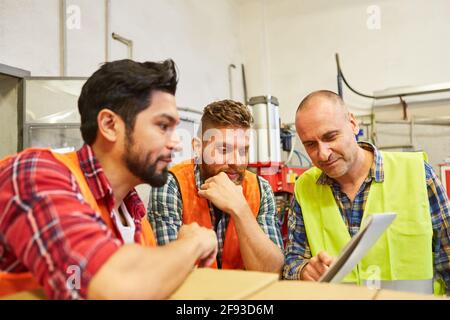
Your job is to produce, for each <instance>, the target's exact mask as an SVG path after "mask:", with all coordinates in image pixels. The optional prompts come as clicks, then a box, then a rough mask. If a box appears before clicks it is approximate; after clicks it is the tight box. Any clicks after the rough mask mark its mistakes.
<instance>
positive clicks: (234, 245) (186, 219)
mask: <svg viewBox="0 0 450 320" xmlns="http://www.w3.org/2000/svg"><path fill="white" fill-rule="evenodd" d="M170 172H171V173H172V174H173V175H174V176H175V178H176V180H177V182H178V186H179V188H180V193H181V198H182V201H183V213H182V214H183V223H184V224H189V223H193V222H197V223H198V224H199V225H200V226H203V227H205V228H209V229H212V228H213V227H212V222H211V213H210V209H209V204H208V200H206V199H204V198H201V197H200V196H199V195H198V192H197V185H196V182H195V174H194V161H193V160H187V161H184V162H181V163H179V164H177V165H175V166H173V167H172V168H171V169H170ZM242 189H243V193H244V197H245V199H246V200H247V203H248V205H249V206H250V209H251V211H252V213H253V216H254V217H255V219H256V217H257V216H258V212H259V207H260V201H261V192H260V190H259V183H258V178H257V176H256V175H255V174H254V173H252V172H250V171H245V176H244V180H243V181H242ZM211 268H217V262H214V263H213V265H212V266H211ZM222 269H244V262H243V261H242V256H241V251H240V249H239V239H238V236H237V233H236V227H235V225H234V221H233V219H230V221H229V223H228V226H227V230H226V231H225V239H224V244H223V251H222Z"/></svg>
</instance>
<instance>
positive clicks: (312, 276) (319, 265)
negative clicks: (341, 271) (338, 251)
mask: <svg viewBox="0 0 450 320" xmlns="http://www.w3.org/2000/svg"><path fill="white" fill-rule="evenodd" d="M333 261H334V258H332V257H330V256H329V255H328V253H326V252H325V251H322V252H320V253H319V254H318V255H317V256H314V257H312V258H311V259H310V260H309V262H308V264H307V265H306V266H305V267H304V268H303V269H302V271H301V273H300V280H306V281H318V280H319V278H320V277H321V276H322V274H324V273H325V271H327V270H328V268H329V267H330V265H331V264H332V263H333Z"/></svg>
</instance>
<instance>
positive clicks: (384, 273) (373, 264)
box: [295, 151, 444, 294]
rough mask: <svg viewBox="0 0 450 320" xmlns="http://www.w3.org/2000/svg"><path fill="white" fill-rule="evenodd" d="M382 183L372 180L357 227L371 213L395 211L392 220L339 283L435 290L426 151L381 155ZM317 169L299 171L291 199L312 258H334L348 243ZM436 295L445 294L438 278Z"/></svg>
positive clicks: (333, 201) (410, 289)
mask: <svg viewBox="0 0 450 320" xmlns="http://www.w3.org/2000/svg"><path fill="white" fill-rule="evenodd" d="M381 154H382V158H383V169H384V181H383V182H376V181H375V180H373V181H372V184H371V186H370V191H369V195H368V198H367V201H366V204H365V208H364V214H363V217H362V221H361V225H364V223H365V221H366V220H367V218H368V217H369V216H370V215H373V214H377V213H384V212H395V213H396V214H397V217H396V219H395V220H394V221H393V223H392V224H391V225H390V226H389V228H388V229H387V230H386V231H385V233H384V234H383V235H382V236H381V237H380V239H379V240H378V241H377V242H376V244H375V245H374V246H373V247H372V248H371V249H370V250H369V251H368V253H367V254H366V256H365V257H364V258H363V259H362V260H361V261H360V262H359V264H358V265H357V266H356V267H355V268H354V270H353V271H352V272H351V273H349V274H348V275H347V276H346V277H345V278H344V280H343V282H350V283H357V284H370V283H374V281H379V282H378V283H379V286H380V287H382V288H388V289H394V290H401V291H414V292H421V293H432V292H433V251H432V238H433V229H432V223H431V217H430V210H429V200H428V192H427V186H426V177H425V168H424V160H426V154H425V153H421V152H420V153H419V152H414V153H413V152H382V151H381ZM321 174H322V171H321V170H320V169H318V168H315V167H314V168H311V169H309V170H308V171H306V172H305V173H303V174H302V175H301V176H300V177H299V179H298V180H297V181H296V184H295V197H296V199H297V201H298V203H299V204H300V205H301V208H302V216H303V220H304V224H305V229H306V236H307V239H308V243H309V246H310V248H311V253H312V255H313V256H315V255H317V254H318V253H319V252H321V251H326V252H327V253H328V254H330V255H331V256H334V257H337V256H338V255H339V253H340V252H341V250H342V249H343V248H344V246H345V245H346V244H347V243H348V242H349V241H350V239H351V237H350V233H349V231H348V228H347V227H346V225H345V223H344V220H343V218H342V215H341V214H340V211H339V208H338V205H337V203H336V200H335V198H334V196H333V192H332V190H331V187H330V186H329V185H328V184H323V185H322V184H318V183H317V180H318V178H319V177H320V175H321ZM434 293H435V294H443V293H444V285H443V282H442V281H441V280H439V281H435V282H434Z"/></svg>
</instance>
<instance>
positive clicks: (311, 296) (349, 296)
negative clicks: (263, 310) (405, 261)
mask: <svg viewBox="0 0 450 320" xmlns="http://www.w3.org/2000/svg"><path fill="white" fill-rule="evenodd" d="M377 292H378V290H375V289H369V288H367V287H359V286H354V285H349V284H331V283H318V282H308V281H277V282H275V283H272V284H271V285H270V286H267V287H265V288H263V289H261V290H260V291H258V292H256V293H255V294H253V295H250V296H248V297H247V299H251V300H373V299H374V297H375V295H376V294H377Z"/></svg>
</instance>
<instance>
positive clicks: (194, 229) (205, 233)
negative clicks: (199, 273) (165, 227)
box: [178, 222, 217, 267]
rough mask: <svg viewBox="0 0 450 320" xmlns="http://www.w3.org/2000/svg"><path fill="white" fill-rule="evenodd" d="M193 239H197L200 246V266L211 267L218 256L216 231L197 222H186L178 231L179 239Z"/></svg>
mask: <svg viewBox="0 0 450 320" xmlns="http://www.w3.org/2000/svg"><path fill="white" fill-rule="evenodd" d="M182 239H193V240H197V242H198V246H199V250H200V253H199V258H198V266H199V267H209V266H210V265H211V264H212V263H213V262H214V261H216V256H217V237H216V233H215V232H214V231H213V230H211V229H207V228H205V227H200V226H199V225H198V224H197V223H196V222H194V223H191V224H184V225H182V226H181V228H180V230H179V232H178V240H182Z"/></svg>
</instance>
